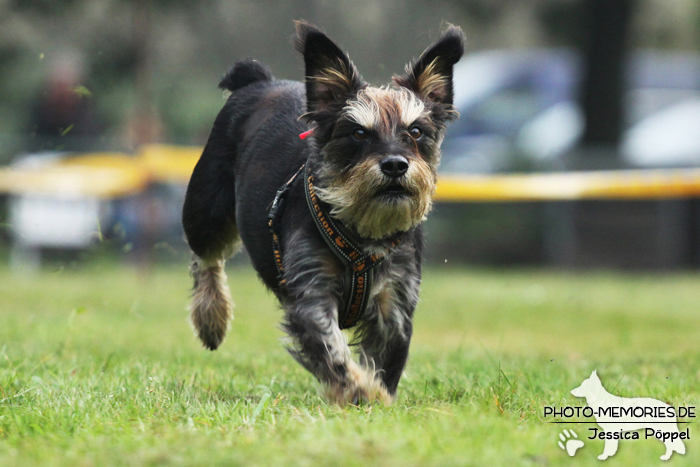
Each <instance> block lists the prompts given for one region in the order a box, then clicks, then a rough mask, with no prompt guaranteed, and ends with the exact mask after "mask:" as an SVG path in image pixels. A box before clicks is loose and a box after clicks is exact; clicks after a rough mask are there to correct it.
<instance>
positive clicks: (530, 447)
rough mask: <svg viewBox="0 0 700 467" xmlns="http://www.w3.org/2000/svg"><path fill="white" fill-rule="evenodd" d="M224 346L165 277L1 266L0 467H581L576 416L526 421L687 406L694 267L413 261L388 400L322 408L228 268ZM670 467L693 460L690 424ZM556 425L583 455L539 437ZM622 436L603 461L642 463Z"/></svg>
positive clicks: (639, 452)
mask: <svg viewBox="0 0 700 467" xmlns="http://www.w3.org/2000/svg"><path fill="white" fill-rule="evenodd" d="M229 282H230V285H231V289H232V293H233V297H234V300H235V301H236V305H237V307H236V310H235V320H234V321H233V325H232V328H231V331H230V333H229V336H228V338H227V340H226V342H225V343H224V345H223V346H222V347H221V348H220V350H218V351H216V352H208V351H205V350H202V349H201V347H200V346H199V344H198V342H197V341H196V340H195V338H194V337H193V334H192V332H191V330H190V327H189V324H188V322H187V319H186V316H187V313H186V311H185V306H186V303H187V299H188V289H189V286H190V282H189V278H188V275H187V270H186V267H185V266H184V265H182V266H169V267H165V266H161V267H157V268H155V269H153V270H151V271H150V272H148V273H145V272H141V273H139V272H138V271H136V270H135V269H131V268H128V267H126V266H115V265H113V264H112V265H92V266H84V267H82V268H79V269H77V270H57V271H51V270H48V269H47V270H45V271H44V272H43V273H41V274H40V275H38V276H35V277H26V276H23V275H13V274H11V273H10V272H9V271H8V270H7V269H5V268H0V466H2V467H10V466H35V465H42V466H44V465H46V466H59V465H60V466H155V465H196V466H199V465H202V466H204V465H222V466H223V465H227V466H228V465H234V466H235V465H245V466H256V465H276V466H282V465H284V466H287V465H299V466H317V465H318V466H336V465H337V466H355V465H356V466H370V465H378V466H402V467H404V466H452V465H454V466H464V465H474V466H491V465H493V466H499V465H503V466H519V465H523V466H568V465H576V466H578V465H591V466H592V465H600V461H598V460H597V458H596V457H597V455H598V454H600V453H601V452H602V451H603V441H600V440H588V439H586V437H587V436H588V430H587V429H588V428H589V427H592V426H594V425H590V424H588V425H587V424H569V425H557V424H550V423H546V422H545V421H544V420H543V409H544V407H545V406H551V405H556V406H566V405H575V406H583V405H584V404H585V402H584V401H583V400H582V399H578V398H575V397H573V396H572V395H571V394H570V390H571V389H573V388H574V387H576V386H578V385H579V384H580V383H581V381H583V380H584V379H585V378H587V377H588V376H589V375H590V373H591V371H592V370H594V369H597V370H598V374H599V375H600V377H601V379H602V381H603V383H604V384H605V386H606V387H607V389H608V390H609V391H610V392H614V393H615V394H618V395H622V396H628V397H641V396H646V397H654V398H657V399H661V400H664V401H666V402H669V403H672V404H673V405H691V406H700V385H699V384H698V382H699V378H700V339H699V338H698V335H699V334H700V313H698V306H699V304H700V275H699V274H694V273H693V274H691V273H683V274H665V275H662V274H615V273H612V272H596V273H563V272H557V271H543V270H483V269H453V268H448V267H447V265H446V266H445V267H444V268H437V267H433V268H429V269H427V270H426V271H425V274H424V284H423V293H422V296H421V298H422V299H421V303H420V305H419V307H418V311H417V316H416V320H415V337H414V341H413V346H412V353H411V359H410V361H409V364H408V367H407V369H406V372H405V375H404V377H403V379H402V380H401V383H400V385H399V395H398V399H397V401H396V402H395V403H394V404H393V405H392V406H390V407H384V406H379V405H367V406H361V407H345V408H339V407H336V406H332V405H328V404H327V403H326V402H325V401H324V399H323V398H322V397H321V396H320V391H319V387H318V385H317V383H315V382H314V381H313V380H312V378H311V376H310V375H309V374H307V373H306V372H304V371H303V370H301V368H300V367H299V366H298V365H296V364H295V363H293V361H292V359H291V358H290V357H289V356H288V355H287V354H286V352H285V350H284V348H283V346H282V345H281V342H280V339H281V337H283V335H282V332H281V331H280V330H279V328H278V322H279V319H280V311H279V309H278V307H277V306H276V304H275V302H274V300H273V298H272V296H271V295H270V294H268V293H267V292H265V290H264V289H263V287H262V285H261V284H260V283H259V282H258V280H257V279H256V277H255V275H254V274H253V273H252V271H251V270H250V269H248V268H246V267H238V268H234V269H231V270H230V271H229ZM696 426H697V425H694V424H681V425H680V428H681V429H685V428H686V427H690V434H691V440H690V441H686V448H687V453H686V454H685V455H684V456H681V455H678V454H674V456H673V457H672V459H671V461H670V462H671V463H672V465H693V466H697V465H700V443H699V442H698V438H697V437H700V433H699V432H697V431H695V430H696V429H697V428H696ZM564 427H568V428H574V429H575V430H576V431H577V432H578V433H579V437H580V438H582V439H584V441H585V442H586V445H585V446H584V447H583V448H582V449H581V450H579V451H578V453H577V454H576V456H575V457H569V456H568V455H567V454H566V452H564V451H563V450H561V449H560V448H559V447H558V446H557V441H558V434H559V433H560V432H561V431H562V429H563V428H564ZM663 453H664V447H663V445H662V444H661V443H660V442H658V441H654V440H644V439H642V440H639V441H624V440H623V441H621V442H620V448H619V450H618V452H617V454H616V455H615V456H614V457H612V458H610V459H608V460H607V461H605V462H606V464H607V465H624V466H644V465H660V464H661V463H662V461H660V460H659V459H658V458H659V456H661V454H663Z"/></svg>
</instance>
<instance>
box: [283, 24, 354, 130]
mask: <svg viewBox="0 0 700 467" xmlns="http://www.w3.org/2000/svg"><path fill="white" fill-rule="evenodd" d="M296 26H297V37H296V48H297V50H298V51H299V52H301V53H302V54H303V55H304V65H305V68H306V101H307V108H306V110H307V114H306V117H308V118H309V119H311V120H316V118H314V117H318V116H319V115H318V114H319V113H323V112H324V111H330V112H339V111H340V110H341V109H342V108H343V107H345V105H346V102H347V101H348V99H351V98H353V97H354V96H355V95H356V94H357V92H358V91H359V90H360V89H362V88H363V87H364V86H365V83H364V81H363V80H362V77H361V76H360V74H359V73H358V72H357V69H356V68H355V65H353V63H352V62H351V61H350V58H349V57H348V56H347V54H346V53H345V52H343V51H342V50H341V49H340V47H338V46H337V45H336V43H335V42H333V41H332V40H330V39H329V38H328V36H326V35H325V34H324V33H323V31H321V30H320V29H318V28H317V27H315V26H313V25H311V24H309V23H306V22H303V21H297V23H296Z"/></svg>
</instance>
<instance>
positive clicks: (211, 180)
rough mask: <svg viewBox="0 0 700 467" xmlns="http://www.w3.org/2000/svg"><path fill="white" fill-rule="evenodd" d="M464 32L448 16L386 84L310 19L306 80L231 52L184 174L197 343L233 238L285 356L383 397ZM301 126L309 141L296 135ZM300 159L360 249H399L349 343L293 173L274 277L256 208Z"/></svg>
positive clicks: (336, 292) (215, 342)
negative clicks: (279, 333)
mask: <svg viewBox="0 0 700 467" xmlns="http://www.w3.org/2000/svg"><path fill="white" fill-rule="evenodd" d="M463 41H464V38H463V34H462V32H461V30H460V29H459V28H456V27H453V26H451V27H449V28H448V29H447V30H446V31H445V32H444V33H443V34H442V36H441V37H440V38H439V39H438V41H437V42H436V43H435V44H433V45H432V46H431V47H429V48H428V49H427V50H426V51H425V52H424V53H423V54H422V55H421V56H420V58H419V59H418V60H416V61H415V62H414V63H411V64H409V65H408V67H407V69H406V74H405V75H403V76H399V77H395V78H394V81H395V83H394V85H393V87H382V88H375V87H370V86H368V85H367V83H365V82H364V80H363V79H362V77H361V76H360V75H359V73H358V72H357V70H356V69H355V66H354V65H353V64H352V62H351V61H350V59H349V58H348V56H347V55H346V54H345V53H344V52H342V51H341V50H340V48H339V47H338V46H337V45H336V44H335V43H334V42H332V41H331V40H330V39H329V38H328V37H327V36H326V35H325V34H324V33H323V32H321V31H320V30H319V29H317V28H315V27H313V26H311V25H309V24H307V23H303V22H300V23H298V24H297V48H298V50H299V51H300V52H301V53H302V54H303V56H304V62H305V71H306V80H305V82H304V83H300V82H293V81H278V80H275V79H274V78H273V77H272V75H271V73H270V71H269V70H268V69H267V68H266V67H265V66H263V65H262V64H260V63H259V62H256V61H254V60H245V61H239V62H237V63H236V64H235V65H234V67H233V68H232V69H231V70H230V71H229V72H228V73H227V74H226V76H225V77H224V78H223V80H222V81H221V84H220V86H221V87H222V88H223V89H225V90H227V91H229V92H230V93H231V94H230V97H229V98H228V100H227V102H226V104H225V105H224V107H223V109H222V110H221V112H220V113H219V116H218V117H217V118H216V121H215V123H214V126H213V129H212V132H211V135H210V137H209V140H208V142H207V144H206V147H205V148H204V152H203V154H202V157H201V158H200V160H199V162H198V163H197V166H196V167H195V169H194V173H193V174H192V179H191V181H190V184H189V186H188V189H187V196H186V199H185V205H184V208H183V225H184V228H185V233H186V236H187V240H188V242H189V245H190V247H191V249H192V251H193V252H194V259H193V263H192V269H191V272H192V275H193V276H194V282H195V287H194V294H193V300H192V305H191V315H192V322H193V324H194V327H195V330H196V332H197V334H198V336H199V338H200V339H201V340H202V342H203V343H204V345H205V346H206V347H207V348H209V349H212V350H213V349H216V348H217V347H218V346H219V345H220V344H221V342H222V341H223V338H224V335H225V332H226V329H227V326H228V320H229V317H230V313H231V307H232V303H231V300H230V297H229V291H228V287H227V285H226V276H225V274H224V271H223V263H224V261H225V260H226V259H227V258H228V257H229V256H230V255H231V254H232V253H234V252H235V251H236V249H237V248H238V246H239V244H240V243H241V241H242V243H243V245H245V248H246V250H247V251H248V253H249V255H250V257H251V260H252V262H253V266H254V267H255V269H256V271H257V272H258V274H259V276H260V278H261V279H262V281H263V282H264V283H265V285H266V286H267V287H269V288H270V289H271V290H272V291H273V292H274V293H275V295H276V296H277V298H278V299H279V300H280V303H281V304H282V306H283V308H284V311H285V318H284V328H285V330H286V332H287V333H288V334H289V336H290V337H291V341H292V344H291V345H290V348H289V350H290V353H291V354H292V355H293V356H294V358H295V359H296V360H297V361H298V362H299V363H301V364H302V365H303V366H304V367H305V368H306V369H308V370H309V371H310V372H311V373H313V374H314V375H315V376H316V377H317V378H318V379H319V380H320V381H321V382H322V383H324V384H325V385H326V386H327V393H328V396H329V398H330V399H331V400H333V401H335V402H337V403H340V404H343V403H347V402H354V403H356V402H358V401H360V400H375V399H378V400H382V401H385V402H388V401H390V400H391V398H392V396H393V395H394V394H395V393H396V388H397V385H398V382H399V378H400V377H401V372H402V370H403V368H404V366H405V363H406V359H407V357H408V348H409V343H410V339H411V334H412V325H411V321H412V317H413V311H414V309H415V307H416V303H417V301H418V292H419V286H420V278H421V253H422V248H423V242H422V232H421V228H420V223H421V221H422V220H423V219H424V218H425V216H426V215H427V213H428V211H429V210H430V207H431V199H432V195H433V193H434V190H435V181H436V174H435V171H436V168H437V165H438V163H439V160H440V143H441V142H442V138H443V135H444V130H445V127H446V125H447V123H448V122H449V121H450V120H452V119H453V118H455V117H456V115H457V113H456V111H455V109H454V107H453V106H452V92H453V91H452V67H453V65H454V64H455V63H456V62H457V61H458V60H459V58H460V57H461V55H462V53H463ZM309 128H311V129H312V130H313V135H312V137H310V138H307V139H305V140H302V139H300V138H299V135H300V134H301V133H303V132H305V131H307V130H308V129H309ZM305 163H306V164H307V169H308V170H309V173H311V174H313V177H314V179H315V186H316V188H317V193H318V198H319V199H320V200H321V202H322V203H324V205H325V208H326V210H327V212H328V213H329V214H330V215H331V216H333V217H335V218H336V220H338V221H341V222H342V223H343V224H344V225H345V226H346V228H347V229H348V230H349V231H350V232H352V233H353V234H354V235H355V236H356V237H357V246H358V247H360V248H361V249H362V250H364V251H365V252H366V253H367V254H372V253H374V252H376V251H381V250H383V249H384V248H385V247H386V246H387V245H388V244H389V242H390V240H391V238H392V236H395V235H401V236H402V237H401V238H402V240H401V242H400V244H399V246H398V247H397V248H396V249H394V250H393V252H392V253H391V255H390V257H389V258H387V259H386V260H384V261H383V262H382V263H380V264H379V265H378V266H377V267H376V268H375V269H374V271H373V273H374V282H373V287H372V289H371V290H370V296H369V302H368V306H367V310H366V312H365V314H364V316H363V318H362V320H361V322H360V323H359V325H358V331H357V333H356V335H355V342H356V343H357V344H358V345H359V358H360V361H359V363H356V362H355V361H353V358H352V354H351V351H350V347H349V346H348V343H347V342H346V339H345V336H344V334H343V333H342V332H341V330H340V327H339V325H338V322H339V313H340V312H342V310H344V309H345V303H344V301H345V300H346V297H345V294H344V292H345V289H346V286H347V281H348V276H347V275H346V271H345V267H344V265H343V264H342V263H341V262H340V261H339V259H338V258H337V257H336V256H335V254H334V253H333V251H331V249H330V248H329V247H328V246H327V245H326V244H325V242H324V240H323V238H322V236H321V234H320V232H319V231H318V229H317V227H316V225H315V224H314V221H313V218H312V217H311V213H310V211H309V207H308V206H307V203H306V200H305V194H304V181H303V180H301V179H302V178H303V177H298V179H297V180H295V181H294V183H292V184H291V187H290V191H289V195H288V198H287V200H286V202H285V208H284V212H283V215H282V217H281V220H280V231H281V234H280V244H281V247H282V251H283V264H284V277H283V279H284V286H281V285H280V282H279V280H278V277H277V269H276V266H275V262H274V259H273V250H272V244H271V242H272V239H271V233H270V232H269V230H268V224H267V215H268V209H269V207H270V205H271V202H272V200H273V199H274V197H275V192H276V191H277V190H278V189H279V188H280V187H281V186H283V185H284V184H285V183H286V182H287V181H288V180H289V179H290V178H291V177H292V175H293V174H294V173H295V172H297V170H298V169H299V168H300V167H301V166H302V165H303V164H305Z"/></svg>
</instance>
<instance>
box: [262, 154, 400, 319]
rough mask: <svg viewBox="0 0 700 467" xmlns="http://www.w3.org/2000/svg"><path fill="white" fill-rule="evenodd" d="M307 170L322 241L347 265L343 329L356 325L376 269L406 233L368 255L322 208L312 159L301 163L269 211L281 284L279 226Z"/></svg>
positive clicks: (311, 206) (306, 183) (306, 184)
mask: <svg viewBox="0 0 700 467" xmlns="http://www.w3.org/2000/svg"><path fill="white" fill-rule="evenodd" d="M302 171H304V193H305V196H306V203H307V204H308V206H309V210H310V211H311V217H312V218H313V219H314V223H315V224H316V227H318V230H319V231H320V232H321V236H322V237H323V240H324V241H325V242H326V244H327V245H328V247H329V248H330V249H331V251H332V252H333V253H334V254H335V255H336V256H337V257H338V258H339V259H340V261H341V262H342V263H343V265H345V268H346V274H347V275H348V276H349V277H348V281H347V283H348V287H347V288H346V290H345V292H344V293H343V295H344V300H343V301H344V303H345V309H344V310H343V312H342V314H341V315H340V316H338V325H339V326H340V329H348V328H351V327H353V326H355V325H356V324H357V322H358V321H359V320H360V319H361V318H362V316H363V315H364V313H365V311H366V310H367V304H368V302H369V295H370V292H371V290H372V282H373V280H374V268H375V267H376V266H377V265H378V264H380V263H381V262H382V261H384V260H385V259H386V258H387V257H389V255H390V254H391V252H392V251H393V250H394V249H395V248H396V247H397V246H398V245H399V243H401V240H402V239H403V236H404V234H403V233H399V234H397V235H394V236H393V237H392V238H391V239H390V240H389V241H388V242H387V245H386V246H385V247H384V250H383V251H378V252H375V253H373V254H371V255H367V254H365V253H364V252H363V251H362V249H361V248H359V247H358V246H357V244H358V242H357V240H356V239H355V238H354V236H353V234H352V233H350V232H349V231H348V230H347V229H346V228H345V226H343V224H342V223H341V222H340V221H338V220H335V219H333V218H332V217H330V216H329V215H327V214H326V212H325V211H324V210H323V208H322V207H321V203H320V202H319V200H318V197H317V196H316V189H315V187H314V176H313V174H311V173H310V170H309V162H308V161H307V162H306V164H304V165H302V166H301V167H300V168H299V170H297V172H296V173H295V174H294V175H293V176H292V178H290V179H289V181H287V183H285V184H284V185H283V186H282V187H281V188H280V189H279V190H277V193H276V194H275V199H274V200H273V201H272V204H271V205H270V211H269V213H268V216H267V218H268V227H269V228H270V233H271V234H272V251H273V254H274V259H275V267H276V268H277V282H278V283H279V285H280V287H284V286H285V285H286V279H285V278H284V262H283V255H282V246H281V244H280V228H281V226H282V221H281V219H282V214H283V211H284V205H285V201H286V199H287V195H288V193H289V190H290V188H291V186H292V184H293V183H294V180H296V178H297V177H298V176H299V174H300V173H301V172H302Z"/></svg>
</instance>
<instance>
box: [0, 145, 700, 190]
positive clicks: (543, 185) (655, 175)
mask: <svg viewBox="0 0 700 467" xmlns="http://www.w3.org/2000/svg"><path fill="white" fill-rule="evenodd" d="M201 154H202V148H201V147H198V146H169V145H160V144H154V145H145V146H143V147H142V148H141V149H140V150H139V153H138V155H137V156H132V155H128V154H123V153H89V154H79V155H76V156H72V157H69V158H66V159H63V160H60V161H59V162H57V163H54V164H51V165H48V166H44V167H42V168H39V169H36V170H32V169H17V170H15V169H12V168H9V167H5V168H0V192H7V193H15V194H47V195H48V194H55V195H67V196H79V195H85V196H97V197H103V198H110V197H117V196H124V195H129V194H133V193H138V192H139V191H141V190H143V189H144V188H145V187H146V186H147V185H148V184H149V183H150V182H152V181H156V182H162V183H178V184H186V183H187V182H188V181H189V179H190V176H191V175H192V170H193V169H194V166H195V164H196V163H197V161H198V160H199V157H200V155H201ZM698 196H700V168H692V169H639V170H618V171H600V172H558V173H537V174H514V175H441V176H440V177H439V180H438V185H437V191H436V194H435V200H436V201H439V202H498V201H501V202H510V201H555V200H577V199H665V198H689V197H698Z"/></svg>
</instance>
